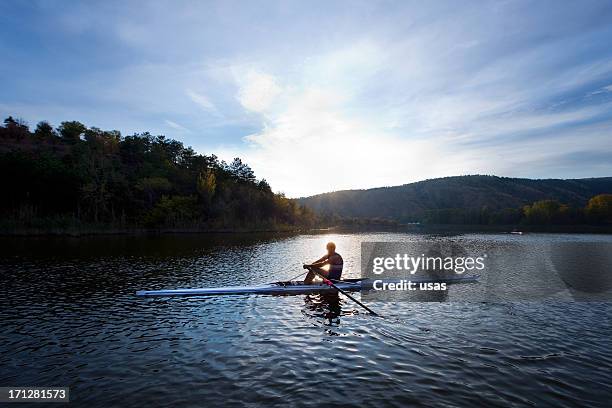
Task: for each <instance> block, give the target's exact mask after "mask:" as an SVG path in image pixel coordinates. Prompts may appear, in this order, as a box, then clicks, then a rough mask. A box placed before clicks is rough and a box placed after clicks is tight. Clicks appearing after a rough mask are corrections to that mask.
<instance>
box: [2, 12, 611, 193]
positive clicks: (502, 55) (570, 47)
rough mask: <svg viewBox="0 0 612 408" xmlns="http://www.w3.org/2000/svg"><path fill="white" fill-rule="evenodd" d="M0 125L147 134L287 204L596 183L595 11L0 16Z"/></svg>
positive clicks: (602, 40)
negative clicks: (452, 180)
mask: <svg viewBox="0 0 612 408" xmlns="http://www.w3.org/2000/svg"><path fill="white" fill-rule="evenodd" d="M0 115H2V117H6V116H8V115H13V116H16V117H19V118H23V119H24V120H26V121H27V122H28V123H29V124H30V126H31V127H34V126H35V124H36V123H37V122H38V121H41V120H46V121H49V122H50V123H51V124H52V125H54V126H57V125H59V123H60V122H62V121H65V120H79V121H81V122H83V123H85V124H86V125H88V126H96V127H99V128H102V129H107V130H111V129H116V130H120V131H121V132H122V134H124V135H130V134H133V133H135V132H145V131H149V132H151V133H152V134H164V135H166V136H168V137H171V138H173V139H177V140H180V141H181V142H183V143H184V144H186V145H188V146H192V147H193V148H194V149H195V150H196V151H197V152H199V153H203V154H216V155H217V156H219V157H220V158H222V159H225V160H227V161H230V160H231V159H232V158H233V157H240V158H242V159H243V161H245V162H247V163H248V164H249V165H250V166H251V167H252V168H253V170H254V171H255V173H256V175H257V176H258V177H259V178H265V179H266V180H267V181H268V182H269V183H270V184H271V186H272V188H273V190H274V191H277V192H284V193H285V194H287V196H289V197H300V196H307V195H312V194H317V193H322V192H327V191H335V190H343V189H354V188H370V187H380V186H391V185H400V184H405V183H409V182H413V181H419V180H424V179H429V178H435V177H443V176H453V175H465V174H495V175H500V176H508V177H528V178H582V177H600V176H612V2H610V1H563V2H560V1H529V2H527V1H484V0H483V1H465V2H457V1H448V2H445V1H431V2H426V1H396V2H392V1H373V0H369V1H358V0H354V1H350V2H343V1H308V2H304V1H299V2H298V1H295V2H294V1H279V2H266V1H257V2H248V1H240V2H238V1H236V2H233V1H220V2H204V1H167V2H166V1H135V0H134V1H88V2H81V1H74V2H73V1H44V0H41V1H11V0H4V1H2V2H0Z"/></svg>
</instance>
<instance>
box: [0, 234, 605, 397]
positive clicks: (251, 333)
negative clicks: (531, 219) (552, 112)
mask: <svg viewBox="0 0 612 408" xmlns="http://www.w3.org/2000/svg"><path fill="white" fill-rule="evenodd" d="M425 238H427V239H432V237H424V236H420V235H414V234H399V233H397V234H395V233H352V234H312V235H297V236H296V235H269V234H268V235H266V234H242V235H233V234H225V235H164V236H156V237H90V238H23V239H22V238H3V239H0V247H1V249H0V254H1V260H0V286H1V287H2V289H3V290H2V292H3V295H2V296H1V297H0V310H1V314H2V336H1V337H0V386H69V387H70V388H71V402H72V403H71V406H87V407H109V406H121V407H136V406H143V405H147V406H245V405H246V406H254V405H264V404H265V405H287V406H317V405H320V404H321V403H322V402H324V403H325V404H326V405H327V406H346V405H347V404H348V405H359V406H362V407H364V406H377V407H380V406H383V407H384V406H389V407H391V406H398V407H405V406H416V407H437V406H440V407H454V406H469V407H496V406H499V407H508V406H546V407H550V406H555V407H577V406H590V407H609V406H610V399H611V398H612V317H611V316H612V304H611V303H607V302H603V301H588V302H576V301H573V300H572V297H571V296H570V297H569V298H565V297H563V296H561V297H556V294H557V293H558V292H554V293H553V295H552V296H551V298H550V299H544V300H539V301H535V302H527V301H521V302H492V301H485V302H482V301H480V302H473V301H472V302H468V301H466V300H469V299H468V298H467V297H466V298H465V299H462V298H461V297H459V298H458V299H457V300H458V301H455V302H448V303H438V302H419V303H414V302H389V301H376V300H370V299H369V300H368V305H369V306H371V307H372V308H373V309H374V310H376V311H377V312H379V313H381V314H382V315H384V316H385V318H378V317H374V316H371V315H368V314H366V313H363V312H362V310H360V309H359V307H358V306H355V305H354V304H353V303H351V302H350V301H349V300H347V299H344V298H342V297H335V296H327V297H320V296H305V295H300V296H233V297H215V298H169V299H163V298H139V297H136V296H135V295H134V293H135V291H136V290H140V289H161V288H179V287H208V286H223V285H235V284H248V285H251V284H258V283H265V282H270V281H277V280H282V279H289V278H292V277H294V276H295V275H297V274H298V273H300V272H301V271H302V269H301V265H302V263H303V262H304V261H312V260H313V259H316V258H318V257H320V256H321V255H322V254H323V252H324V246H325V243H326V242H327V241H330V240H333V241H335V242H336V244H337V245H338V252H340V253H341V254H342V255H343V256H344V259H345V277H358V276H360V273H361V271H360V247H361V242H363V241H419V240H421V239H425ZM433 239H437V240H442V241H444V240H455V241H457V240H459V241H462V242H467V243H469V244H470V245H476V246H479V247H482V248H486V249H487V251H489V252H490V251H493V252H494V251H495V250H496V249H497V250H498V251H500V252H504V251H506V252H505V253H506V254H508V251H510V253H509V254H508V256H509V258H508V259H515V260H516V262H510V261H509V260H506V261H504V262H497V264H494V269H495V273H494V275H487V276H483V282H482V283H479V284H475V285H482V286H480V287H481V288H482V287H490V286H491V284H492V283H495V282H494V281H496V282H499V279H500V277H507V279H508V280H510V281H512V280H515V281H516V280H522V278H520V279H519V278H518V277H521V276H523V277H524V276H526V275H527V274H526V272H525V271H526V270H527V271H529V274H528V275H529V276H539V275H538V270H539V269H540V268H542V269H544V268H549V267H555V265H556V267H557V268H561V269H562V268H563V266H559V265H571V264H572V262H573V261H575V263H576V265H580V262H582V261H584V259H583V258H584V250H585V248H596V249H597V248H599V249H601V248H606V246H607V245H610V244H612V236H594V235H553V234H550V235H546V234H529V235H524V236H511V235H503V234H490V235H486V234H474V235H460V236H446V237H444V236H438V237H433ZM557 244H558V245H557ZM559 245H560V247H561V248H562V251H561V253H558V250H556V249H555V248H559ZM505 248H515V249H510V250H506V249H505ZM517 248H518V249H517ZM525 248H531V249H530V251H531V255H530V256H531V257H532V258H529V259H541V260H543V261H542V262H543V263H542V264H538V263H535V264H534V263H532V262H531V263H530V262H527V261H525V259H526V258H525V255H524V253H525V251H526V249H525ZM587 252H588V250H587ZM595 252H596V253H598V254H599V255H601V254H602V251H601V250H596V251H595ZM603 253H604V257H605V250H604V251H603ZM603 262H606V261H605V259H604V261H603ZM582 264H583V265H584V262H583V263H582ZM586 265H588V263H587V264H586ZM600 265H601V264H600ZM529 268H531V269H532V270H529ZM578 268H579V266H578ZM584 269H589V270H591V269H592V268H590V267H585V268H584ZM608 271H609V273H610V274H612V265H611V266H610V268H608ZM586 272H588V271H587V270H585V273H586ZM492 276H494V277H495V278H494V279H493V278H492ZM572 276H573V275H572ZM572 279H574V278H572ZM570 280H571V279H570ZM574 280H576V281H579V280H578V279H574ZM603 282H604V283H603V284H602V285H600V286H602V287H603V291H605V290H607V289H609V288H607V287H605V286H606V285H607V283H606V282H607V281H606V280H604V281H603ZM476 287H478V286H476ZM469 290H475V289H469ZM457 293H461V292H457ZM356 296H357V298H360V295H356Z"/></svg>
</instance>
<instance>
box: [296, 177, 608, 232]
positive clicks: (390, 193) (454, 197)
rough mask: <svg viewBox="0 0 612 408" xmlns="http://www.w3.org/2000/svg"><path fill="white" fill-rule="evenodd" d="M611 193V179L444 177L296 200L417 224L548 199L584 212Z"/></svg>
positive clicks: (325, 210) (324, 211)
mask: <svg viewBox="0 0 612 408" xmlns="http://www.w3.org/2000/svg"><path fill="white" fill-rule="evenodd" d="M604 193H612V177H599V178H585V179H565V180H564V179H540V180H534V179H523V178H508V177H497V176H484V175H470V176H454V177H443V178H437V179H430V180H424V181H419V182H416V183H410V184H404V185H401V186H395V187H379V188H372V189H367V190H344V191H335V192H331V193H324V194H318V195H314V196H311V197H303V198H299V199H298V201H299V203H300V204H304V205H305V206H307V207H309V208H311V209H312V210H314V211H315V212H317V213H318V214H321V215H337V216H341V217H364V218H375V217H380V218H388V219H393V220H397V221H400V222H408V221H418V220H420V219H422V217H423V215H424V214H425V211H426V210H434V209H436V210H437V209H450V208H462V209H480V208H483V207H488V208H490V209H503V208H519V207H521V206H523V205H527V204H532V203H533V202H535V201H538V200H546V199H552V200H557V201H559V202H561V203H564V204H570V205H573V206H584V205H585V204H586V203H587V201H588V200H589V199H590V198H591V197H593V196H595V195H598V194H604Z"/></svg>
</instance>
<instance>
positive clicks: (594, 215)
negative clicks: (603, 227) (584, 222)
mask: <svg viewBox="0 0 612 408" xmlns="http://www.w3.org/2000/svg"><path fill="white" fill-rule="evenodd" d="M586 213H587V217H588V219H589V221H590V222H594V223H606V224H610V223H612V194H599V195H596V196H595V197H593V198H591V199H590V200H589V202H588V204H587V206H586Z"/></svg>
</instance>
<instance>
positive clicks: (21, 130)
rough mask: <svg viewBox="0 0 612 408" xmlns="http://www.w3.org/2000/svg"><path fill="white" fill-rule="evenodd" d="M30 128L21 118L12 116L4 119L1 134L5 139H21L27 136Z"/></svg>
mask: <svg viewBox="0 0 612 408" xmlns="http://www.w3.org/2000/svg"><path fill="white" fill-rule="evenodd" d="M29 133H30V129H29V128H28V124H27V122H26V121H24V120H23V119H15V118H13V117H12V116H9V117H8V118H6V119H4V129H3V131H2V133H1V134H2V136H3V137H5V138H7V139H16V140H22V139H25V138H27V137H28V135H29Z"/></svg>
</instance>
